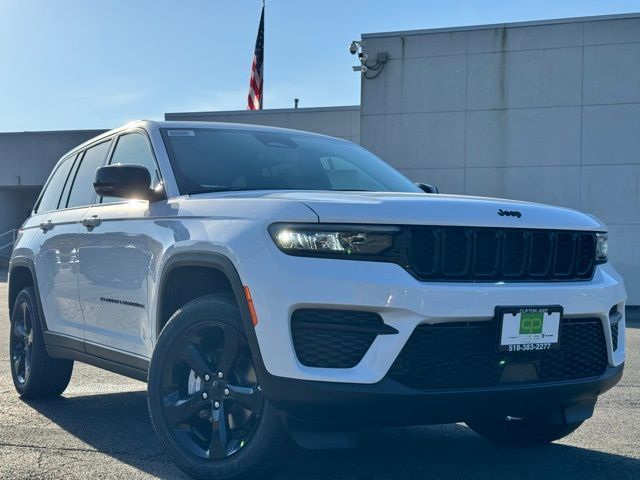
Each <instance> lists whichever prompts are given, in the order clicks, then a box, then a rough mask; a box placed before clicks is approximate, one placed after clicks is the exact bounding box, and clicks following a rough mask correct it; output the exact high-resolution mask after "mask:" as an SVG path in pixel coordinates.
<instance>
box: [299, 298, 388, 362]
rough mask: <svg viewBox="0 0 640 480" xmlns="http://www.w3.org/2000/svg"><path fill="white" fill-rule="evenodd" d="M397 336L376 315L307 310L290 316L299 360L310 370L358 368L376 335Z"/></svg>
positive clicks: (360, 312)
mask: <svg viewBox="0 0 640 480" xmlns="http://www.w3.org/2000/svg"><path fill="white" fill-rule="evenodd" d="M394 333H397V330H395V329H394V328H392V327H390V326H388V325H385V324H384V322H383V320H382V317H381V316H380V315H378V314H377V313H373V312H362V311H354V310H332V309H331V310H330V309H322V308H305V309H299V310H296V311H295V312H293V314H292V315H291V334H292V337H293V346H294V348H295V351H296V356H297V357H298V360H299V361H300V363H302V364H303V365H305V366H307V367H317V368H352V367H355V366H356V365H357V364H358V363H360V360H362V357H364V355H365V353H367V350H369V347H370V346H371V344H372V343H373V341H374V340H375V338H376V336H377V335H386V334H394Z"/></svg>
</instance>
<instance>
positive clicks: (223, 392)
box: [148, 295, 292, 480]
mask: <svg viewBox="0 0 640 480" xmlns="http://www.w3.org/2000/svg"><path fill="white" fill-rule="evenodd" d="M252 359H253V357H252V355H251V351H250V350H249V346H248V343H247V339H246V336H245V334H244V332H243V329H242V324H241V319H240V311H239V310H238V307H237V306H236V305H234V304H233V303H232V302H231V301H230V299H229V298H226V297H224V296H215V295H208V296H204V297H200V298H198V299H196V300H193V301H191V302H189V303H188V304H187V305H185V306H184V307H182V308H181V309H180V310H178V311H177V312H176V313H175V314H174V315H173V316H172V317H171V318H170V319H169V321H168V322H167V325H166V326H165V327H164V329H163V330H162V333H161V334H160V337H159V339H158V343H157V345H156V347H155V350H154V352H153V356H152V358H151V364H150V367H149V377H148V401H149V413H150V415H151V422H152V424H153V427H154V429H155V431H156V434H157V435H158V438H159V439H160V443H161V444H162V445H163V447H164V448H165V450H166V451H167V453H168V454H169V456H170V457H171V458H172V459H173V461H174V462H175V463H176V465H177V466H178V467H179V468H180V469H181V470H183V471H184V472H186V473H187V474H189V475H191V476H192V477H194V478H198V479H224V480H232V479H240V478H242V479H249V478H254V477H260V478H264V476H265V475H267V474H268V473H269V472H271V471H273V470H274V469H275V468H276V467H277V466H278V465H280V464H281V463H283V462H284V461H286V459H287V458H288V456H289V454H290V453H291V451H292V443H291V441H290V439H289V436H288V434H287V433H286V431H285V430H284V428H283V426H282V423H281V421H280V418H279V417H278V414H277V412H276V410H275V409H274V407H273V406H272V405H271V404H270V403H269V401H268V400H267V399H266V398H264V396H263V395H262V391H261V389H260V387H259V384H258V379H257V376H256V375H255V369H254V368H253V360H252Z"/></svg>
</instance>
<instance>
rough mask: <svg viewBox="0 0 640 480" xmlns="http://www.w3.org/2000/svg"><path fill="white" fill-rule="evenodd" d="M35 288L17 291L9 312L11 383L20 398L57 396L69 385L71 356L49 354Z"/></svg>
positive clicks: (71, 367) (71, 365)
mask: <svg viewBox="0 0 640 480" xmlns="http://www.w3.org/2000/svg"><path fill="white" fill-rule="evenodd" d="M37 305H38V302H37V298H36V292H35V289H34V288H33V287H27V288H25V289H23V290H21V291H20V293H18V296H17V298H16V301H15V303H14V305H13V310H12V314H11V322H10V323H11V333H10V337H9V338H10V340H9V355H10V365H11V376H12V378H13V384H14V385H15V387H16V390H17V391H18V393H19V394H20V396H22V397H24V398H51V397H57V396H59V395H60V394H61V393H62V392H64V390H65V389H66V388H67V385H69V381H70V380H71V373H72V372H73V360H65V359H59V358H51V357H50V356H49V355H48V354H47V348H46V346H45V344H44V336H43V333H42V322H41V319H40V314H39V310H38V306H37Z"/></svg>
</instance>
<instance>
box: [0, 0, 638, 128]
mask: <svg viewBox="0 0 640 480" xmlns="http://www.w3.org/2000/svg"><path fill="white" fill-rule="evenodd" d="M260 6H261V0H235V1H231V0H182V1H176V0H173V1H168V0H108V1H105V0H102V1H95V0H92V1H86V0H55V1H53V0H0V131H22V130H60V129H82V128H111V127H115V126H117V125H119V124H121V123H124V122H126V121H128V120H133V119H137V118H154V119H161V118H162V115H163V113H164V112H174V111H201V110H233V109H244V108H245V105H246V94H247V88H248V82H249V73H250V64H251V58H252V55H253V46H254V42H255V36H256V30H257V26H258V20H259V15H260ZM637 11H640V0H597V1H596V0H476V1H472V0H446V1H445V0H440V1H432V0H422V1H418V0H387V1H378V0H371V1H364V0H360V1H352V0H340V1H338V0H319V1H309V0H267V13H266V26H265V108H281V107H291V106H293V99H294V98H296V97H297V98H300V106H302V107H316V106H327V105H347V104H358V103H359V99H360V79H359V75H358V74H356V73H353V72H352V71H351V66H352V65H353V64H354V58H353V57H352V56H351V55H349V53H348V51H347V47H348V44H349V43H350V41H351V40H353V39H357V38H359V37H360V34H361V33H365V32H379V31H395V30H410V29H421V28H433V27H446V26H460V25H474V24H484V23H498V22H511V21H525V20H540V19H548V18H561V17H574V16H586V15H600V14H610V13H627V12H637Z"/></svg>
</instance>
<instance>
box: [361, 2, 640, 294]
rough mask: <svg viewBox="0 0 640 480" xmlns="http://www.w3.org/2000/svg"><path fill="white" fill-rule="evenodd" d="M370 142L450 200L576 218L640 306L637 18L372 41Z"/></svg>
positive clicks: (365, 131)
mask: <svg viewBox="0 0 640 480" xmlns="http://www.w3.org/2000/svg"><path fill="white" fill-rule="evenodd" d="M363 41H364V42H363V43H364V49H365V52H366V53H368V54H369V58H376V54H377V53H378V52H388V53H389V56H390V60H389V61H388V63H387V64H386V66H385V69H384V71H383V72H382V74H381V75H380V76H379V77H377V78H376V79H373V80H366V79H363V81H362V112H361V139H362V141H361V143H362V145H363V146H365V147H367V148H369V149H371V150H372V151H374V152H375V153H377V154H378V155H380V156H381V157H382V158H383V159H385V160H387V161H388V162H390V163H391V164H393V165H394V166H395V167H397V168H399V169H400V170H402V171H403V172H404V173H405V174H407V175H408V176H409V177H410V178H412V179H414V180H415V181H425V182H429V183H434V184H437V185H439V186H440V188H441V190H442V191H443V192H447V193H449V192H450V193H466V194H473V195H486V196H497V197H506V198H515V199H521V200H529V201H535V202H543V203H549V204H555V205H562V206H567V207H571V208H576V209H579V210H583V211H586V212H589V213H593V214H595V215H597V216H598V217H600V218H601V219H602V220H603V221H604V222H606V223H607V224H608V225H609V228H610V244H611V249H610V252H611V260H612V262H613V263H614V265H615V266H616V267H617V268H618V270H619V271H620V272H621V273H622V274H623V276H624V277H625V280H626V282H627V286H628V290H629V297H630V302H631V303H632V304H635V305H639V304H640V248H638V247H637V246H638V245H640V14H632V15H618V16H607V17H587V18H578V19H568V20H553V21H549V22H529V23H517V24H504V25H491V26H479V27H468V28H452V29H438V30H425V31H410V32H392V33H374V34H365V35H363Z"/></svg>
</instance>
